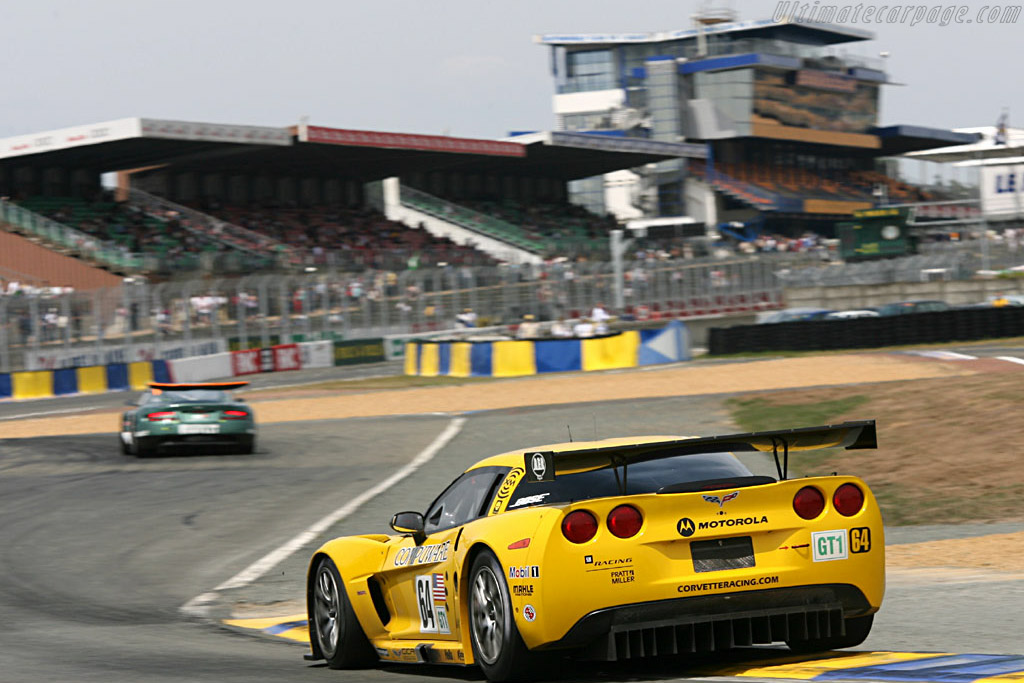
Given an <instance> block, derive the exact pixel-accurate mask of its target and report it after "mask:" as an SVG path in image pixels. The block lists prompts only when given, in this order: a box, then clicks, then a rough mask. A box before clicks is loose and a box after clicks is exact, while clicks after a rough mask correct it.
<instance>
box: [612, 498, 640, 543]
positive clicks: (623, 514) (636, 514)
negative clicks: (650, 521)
mask: <svg viewBox="0 0 1024 683" xmlns="http://www.w3.org/2000/svg"><path fill="white" fill-rule="evenodd" d="M643 524H644V516H643V515H642V514H640V511H639V510H637V509H636V508H635V507H633V506H632V505H620V506H619V507H617V508H615V509H614V510H612V511H611V512H609V513H608V530H609V531H611V532H612V533H613V534H615V535H616V536H618V537H619V538H629V537H631V536H636V534H637V532H638V531H640V527H641V526H643Z"/></svg>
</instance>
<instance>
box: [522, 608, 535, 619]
mask: <svg viewBox="0 0 1024 683" xmlns="http://www.w3.org/2000/svg"><path fill="white" fill-rule="evenodd" d="M536 618H537V610H535V609H533V605H523V619H526V620H527V621H533V620H534V619H536Z"/></svg>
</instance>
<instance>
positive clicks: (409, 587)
mask: <svg viewBox="0 0 1024 683" xmlns="http://www.w3.org/2000/svg"><path fill="white" fill-rule="evenodd" d="M507 471H508V468H506V467H482V468H478V469H474V470H470V471H469V472H466V473H465V474H463V475H462V476H460V477H459V478H458V479H456V480H455V481H454V482H452V483H451V485H449V486H448V488H446V489H445V490H444V492H443V493H442V494H441V495H440V496H438V497H437V500H435V501H434V502H433V503H431V505H430V507H429V508H428V509H427V514H426V515H425V522H424V529H423V530H424V533H425V534H426V538H425V540H424V541H423V542H422V543H420V544H418V545H417V544H416V542H415V540H414V539H413V537H411V536H409V537H406V538H403V539H402V540H401V541H399V542H398V543H396V544H394V546H393V547H392V549H391V550H390V551H389V552H388V556H387V558H386V559H385V564H384V568H383V575H384V576H383V578H384V583H385V586H384V590H385V592H386V593H387V595H388V597H389V602H390V604H392V605H393V606H394V607H395V609H396V610H397V612H398V614H396V615H395V618H393V619H392V620H391V622H390V623H389V624H388V630H389V631H390V632H391V637H392V638H396V639H409V640H416V641H423V640H456V639H457V638H458V628H459V625H458V624H456V623H453V620H454V619H455V615H456V614H458V609H457V606H456V604H455V600H456V597H457V596H456V590H455V588H456V586H455V583H454V582H455V572H456V569H457V566H458V565H457V559H456V558H457V557H461V556H462V555H463V554H464V553H461V552H458V551H459V550H460V548H459V547H458V540H459V535H460V533H461V531H462V526H463V525H464V524H466V523H467V522H471V521H473V520H474V519H478V518H479V517H482V516H484V514H486V511H487V505H488V503H490V501H491V499H492V498H494V494H495V492H496V489H497V485H498V483H499V482H500V481H501V479H502V478H503V477H504V476H505V473H506V472H507Z"/></svg>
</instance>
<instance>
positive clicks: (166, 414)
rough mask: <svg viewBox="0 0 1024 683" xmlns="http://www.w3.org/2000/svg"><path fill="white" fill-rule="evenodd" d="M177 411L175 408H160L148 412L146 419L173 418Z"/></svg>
mask: <svg viewBox="0 0 1024 683" xmlns="http://www.w3.org/2000/svg"><path fill="white" fill-rule="evenodd" d="M174 416H175V412H174V411H173V410H160V411H157V412H155V413H148V414H147V415H146V419H147V420H149V421H150V422H161V421H163V420H173V419H174Z"/></svg>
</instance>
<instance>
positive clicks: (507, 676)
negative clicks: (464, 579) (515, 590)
mask: <svg viewBox="0 0 1024 683" xmlns="http://www.w3.org/2000/svg"><path fill="white" fill-rule="evenodd" d="M469 577H470V583H469V626H470V640H471V641H472V644H473V658H474V659H475V660H476V661H477V663H478V664H479V665H480V668H481V669H483V671H484V675H485V676H487V679H488V680H490V681H516V680H526V679H529V678H531V677H532V676H533V675H534V672H535V664H536V661H537V660H536V657H535V656H533V655H532V653H531V652H530V651H529V650H528V649H527V648H526V644H525V643H523V638H522V636H520V635H519V629H518V628H517V627H516V620H515V617H514V616H513V614H512V600H511V598H509V592H508V584H507V583H506V582H505V572H503V571H502V569H501V564H499V563H498V559H497V558H496V557H495V556H494V554H493V553H491V552H490V551H488V550H485V551H483V552H481V553H480V554H479V555H477V556H476V559H474V560H473V565H472V567H471V568H470V570H469Z"/></svg>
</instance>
